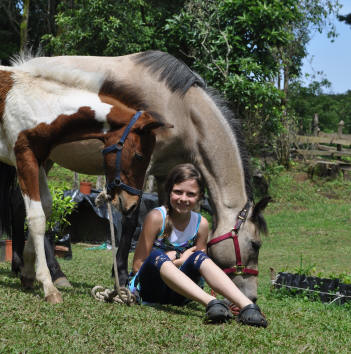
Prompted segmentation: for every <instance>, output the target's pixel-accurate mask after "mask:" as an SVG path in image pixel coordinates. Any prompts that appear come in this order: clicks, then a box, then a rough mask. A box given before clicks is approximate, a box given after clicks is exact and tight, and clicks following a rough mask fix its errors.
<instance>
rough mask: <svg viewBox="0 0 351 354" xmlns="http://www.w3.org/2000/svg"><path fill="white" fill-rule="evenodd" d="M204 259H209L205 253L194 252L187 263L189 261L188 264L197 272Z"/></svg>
mask: <svg viewBox="0 0 351 354" xmlns="http://www.w3.org/2000/svg"><path fill="white" fill-rule="evenodd" d="M206 259H209V257H208V255H207V254H206V253H204V252H202V251H196V252H194V253H193V254H192V255H191V256H190V257H189V258H188V259H187V261H189V263H192V264H193V266H194V268H195V269H196V270H199V269H200V267H201V264H202V262H203V261H205V260H206Z"/></svg>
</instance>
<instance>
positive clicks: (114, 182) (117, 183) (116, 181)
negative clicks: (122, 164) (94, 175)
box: [112, 177, 122, 187]
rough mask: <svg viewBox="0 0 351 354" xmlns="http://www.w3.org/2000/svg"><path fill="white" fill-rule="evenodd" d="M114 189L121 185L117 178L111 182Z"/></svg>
mask: <svg viewBox="0 0 351 354" xmlns="http://www.w3.org/2000/svg"><path fill="white" fill-rule="evenodd" d="M112 183H113V184H114V185H115V186H116V187H118V186H119V185H120V184H121V183H122V181H121V180H120V179H119V178H117V177H116V178H115V179H114V180H113V182H112Z"/></svg>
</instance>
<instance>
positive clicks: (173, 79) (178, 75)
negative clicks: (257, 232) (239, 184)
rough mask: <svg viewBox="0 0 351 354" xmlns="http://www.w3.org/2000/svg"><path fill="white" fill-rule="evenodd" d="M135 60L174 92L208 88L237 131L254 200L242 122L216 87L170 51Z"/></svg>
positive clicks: (247, 180)
mask: <svg viewBox="0 0 351 354" xmlns="http://www.w3.org/2000/svg"><path fill="white" fill-rule="evenodd" d="M134 60H135V61H136V63H138V64H142V65H143V66H145V67H146V68H149V69H150V70H151V71H152V73H154V74H157V73H160V76H159V81H165V82H166V85H167V87H168V88H169V89H170V90H171V91H172V92H179V93H180V94H181V95H182V96H184V95H185V94H186V92H187V91H188V89H189V88H190V87H192V86H194V85H197V86H200V87H202V88H204V89H205V90H206V92H207V93H208V94H209V95H210V97H211V98H212V99H213V100H214V102H215V103H216V105H217V107H218V108H219V109H220V110H221V112H222V113H223V115H224V117H225V118H226V120H227V121H228V123H229V125H230V126H231V128H232V130H233V131H234V133H235V136H236V139H237V143H238V146H239V151H240V156H241V159H242V163H243V169H244V175H245V188H246V193H247V196H248V198H249V199H250V200H253V193H252V185H251V174H250V171H249V157H248V154H247V149H246V147H245V142H244V137H243V134H242V130H241V124H240V122H239V121H238V120H237V119H235V118H234V114H233V112H232V111H231V110H230V109H229V107H228V105H227V103H226V102H225V101H224V99H223V98H222V97H221V96H220V95H219V94H218V92H216V91H215V90H214V89H211V88H206V84H205V82H204V80H203V79H202V78H201V77H200V76H199V75H197V74H196V73H194V72H193V71H192V70H191V69H190V68H189V67H188V66H187V65H186V64H184V63H183V62H181V61H180V60H178V59H176V58H175V57H173V56H172V55H170V54H168V53H163V52H160V51H147V52H143V53H140V54H137V55H136V56H135V58H134Z"/></svg>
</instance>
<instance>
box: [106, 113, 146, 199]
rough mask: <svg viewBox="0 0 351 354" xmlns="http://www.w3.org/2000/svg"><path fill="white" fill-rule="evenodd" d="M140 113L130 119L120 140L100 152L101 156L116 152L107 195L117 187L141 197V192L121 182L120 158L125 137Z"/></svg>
mask: <svg viewBox="0 0 351 354" xmlns="http://www.w3.org/2000/svg"><path fill="white" fill-rule="evenodd" d="M141 113H142V112H141V111H138V112H136V113H135V114H134V116H133V117H132V119H131V120H130V122H129V124H128V125H127V127H126V128H125V130H124V132H123V135H122V137H121V139H120V140H119V141H118V142H117V143H116V144H113V145H111V146H109V147H107V148H105V149H103V150H102V154H103V155H104V156H105V155H106V154H108V153H110V152H114V151H117V153H116V174H115V178H114V180H113V181H112V182H110V183H108V184H107V186H106V189H107V193H110V191H111V190H113V189H114V188H116V187H119V188H121V189H123V190H125V191H126V192H128V193H130V194H134V195H142V193H143V191H142V190H140V189H136V188H133V187H131V186H128V185H127V184H124V183H123V182H122V181H121V177H120V174H121V157H122V150H123V145H124V142H125V140H126V139H127V136H128V134H129V132H130V130H131V128H132V126H133V125H134V123H135V122H136V121H137V120H138V118H139V117H140V116H141Z"/></svg>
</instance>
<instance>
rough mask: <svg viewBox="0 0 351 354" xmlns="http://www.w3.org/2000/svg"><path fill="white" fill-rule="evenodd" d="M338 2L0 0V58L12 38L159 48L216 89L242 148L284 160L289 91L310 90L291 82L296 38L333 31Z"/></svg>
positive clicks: (51, 51)
mask: <svg viewBox="0 0 351 354" xmlns="http://www.w3.org/2000/svg"><path fill="white" fill-rule="evenodd" d="M338 8H339V4H338V1H337V0H300V1H296V0H284V1H281V0H268V1H267V0H266V1H263V0H206V1H204V0H173V1H171V2H165V1H162V0H119V1H113V0H62V1H57V0H36V1H33V0H32V1H30V0H1V3H0V9H1V10H4V11H2V12H1V13H0V33H1V34H2V38H6V40H5V41H2V42H1V43H0V58H1V59H3V61H4V62H5V63H6V60H7V58H8V57H9V55H10V54H12V53H14V52H17V51H18V49H19V47H20V42H21V40H22V43H23V45H24V44H25V43H26V45H27V46H28V47H31V46H32V47H33V48H34V49H36V48H38V47H39V44H41V45H42V46H43V49H44V51H45V53H46V54H48V55H59V54H79V55H123V54H128V53H132V52H139V51H143V50H148V49H159V50H165V51H168V52H169V53H171V54H173V55H175V56H176V57H178V58H180V59H182V60H183V61H184V62H186V63H187V64H188V65H189V66H191V67H192V68H193V69H194V70H195V71H197V72H198V73H199V74H200V75H201V76H203V77H204V79H205V80H206V81H207V83H208V84H209V85H211V86H213V87H215V88H216V89H218V90H219V91H220V92H221V93H224V95H225V98H226V99H227V101H228V102H229V104H230V106H231V107H232V109H233V110H234V112H235V113H236V116H237V117H239V118H240V119H241V120H242V122H243V125H244V128H245V131H246V136H247V141H248V145H249V149H250V150H251V152H252V153H256V152H262V151H264V150H267V151H269V152H272V151H275V153H276V155H277V156H278V158H279V159H280V162H282V163H284V164H285V165H288V160H289V142H290V141H289V139H290V136H291V130H293V129H292V127H295V126H296V123H299V126H302V127H304V128H306V126H307V123H306V122H307V121H306V118H303V119H302V118H301V119H297V120H296V119H295V117H296V116H298V115H301V114H302V113H303V112H302V111H301V109H299V107H298V105H297V104H296V102H297V97H298V94H306V95H308V97H310V96H309V92H310V91H309V90H310V88H305V89H306V91H304V90H303V88H302V87H301V86H299V85H298V83H297V82H296V80H297V79H298V78H299V77H300V75H301V67H302V59H303V58H304V57H305V56H306V55H307V52H306V45H307V43H308V42H309V40H310V36H311V33H313V31H322V30H323V29H325V28H327V29H328V31H329V34H330V36H331V37H332V36H334V35H335V32H334V29H333V27H332V26H331V24H330V23H329V22H328V19H329V17H330V15H331V14H334V13H336V12H337V10H338ZM26 9H29V11H26ZM26 14H28V17H26ZM1 20H3V21H1ZM21 22H22V23H23V30H22V31H20V24H21ZM292 83H293V86H291V84H292ZM290 87H291V89H290ZM316 92H317V91H315V93H316ZM290 97H291V98H292V99H293V101H292V102H291V104H290V102H289V98H290ZM305 113H306V112H305ZM305 113H303V114H305ZM312 116H313V114H312V115H311V118H312ZM304 117H305V116H304ZM325 119H329V118H327V117H326V118H325ZM330 119H332V118H330ZM322 121H323V118H322Z"/></svg>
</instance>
